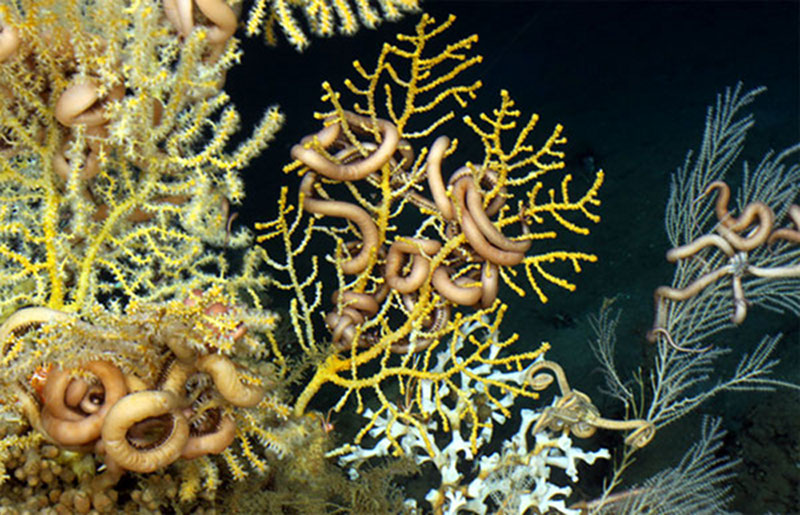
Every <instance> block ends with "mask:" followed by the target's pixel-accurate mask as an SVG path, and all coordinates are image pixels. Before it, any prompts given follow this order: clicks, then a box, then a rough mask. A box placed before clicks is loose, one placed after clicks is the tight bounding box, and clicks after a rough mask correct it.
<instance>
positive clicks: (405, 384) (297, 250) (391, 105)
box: [257, 15, 603, 454]
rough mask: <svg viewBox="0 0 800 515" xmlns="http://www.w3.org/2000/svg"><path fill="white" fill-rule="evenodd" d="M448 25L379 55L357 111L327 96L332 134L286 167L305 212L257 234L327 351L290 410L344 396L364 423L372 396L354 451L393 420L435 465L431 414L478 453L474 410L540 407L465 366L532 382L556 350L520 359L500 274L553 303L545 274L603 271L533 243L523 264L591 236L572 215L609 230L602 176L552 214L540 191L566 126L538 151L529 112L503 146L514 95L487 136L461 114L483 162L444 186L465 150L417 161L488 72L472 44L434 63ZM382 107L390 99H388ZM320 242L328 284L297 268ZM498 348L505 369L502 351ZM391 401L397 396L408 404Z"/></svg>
mask: <svg viewBox="0 0 800 515" xmlns="http://www.w3.org/2000/svg"><path fill="white" fill-rule="evenodd" d="M453 20H454V18H452V17H451V18H449V19H447V20H445V21H444V22H443V23H440V24H437V23H436V22H435V21H434V20H433V19H432V18H430V17H428V16H425V15H423V17H422V19H421V21H420V22H419V23H418V25H417V27H416V32H415V34H414V35H401V36H399V37H398V40H399V41H401V42H402V43H403V44H404V45H405V47H402V48H401V47H400V46H395V45H390V44H384V46H383V48H382V50H381V52H380V55H379V56H378V59H377V64H376V66H375V68H374V69H373V70H371V71H367V69H366V68H365V67H364V66H363V65H362V64H361V63H360V62H355V63H354V68H355V70H356V72H357V74H358V75H359V76H360V77H361V79H363V80H364V81H365V83H366V84H365V85H363V86H357V85H356V84H355V83H354V82H353V81H350V80H347V81H346V82H345V86H346V88H347V89H348V90H349V91H350V92H352V93H353V94H355V95H356V96H357V97H358V98H360V99H361V101H360V102H354V104H353V108H352V111H349V110H347V109H346V108H345V107H344V103H343V101H342V97H341V94H340V93H339V92H337V91H335V90H334V89H333V87H332V86H331V85H330V84H328V83H325V84H323V90H324V94H323V97H322V99H323V101H326V102H328V103H329V104H330V105H331V110H329V111H327V112H324V113H320V114H317V115H316V116H317V117H318V118H319V119H322V120H324V126H323V129H322V130H320V131H319V132H318V133H316V134H312V135H310V136H308V137H306V138H304V139H303V141H301V143H300V144H298V145H296V146H295V147H294V148H293V149H292V155H293V157H295V159H296V160H295V161H294V162H292V163H290V164H289V165H287V166H286V167H285V169H284V170H285V171H286V172H293V171H297V172H298V173H299V175H300V176H302V178H303V179H302V181H303V182H302V184H301V187H300V190H301V191H300V195H299V198H298V201H297V204H296V205H295V204H292V203H290V202H289V199H288V196H287V195H288V194H287V190H286V189H285V188H284V189H283V190H282V191H281V197H280V201H279V206H278V207H279V213H278V217H277V219H275V220H273V221H271V222H267V223H264V224H258V225H257V228H258V229H260V230H262V231H263V234H261V235H260V236H259V237H258V241H259V242H261V243H262V244H265V245H266V244H267V242H270V243H271V242H275V244H277V245H278V246H280V247H282V255H283V257H282V258H281V259H277V258H276V257H275V253H274V252H273V253H270V252H267V250H268V249H271V248H273V247H265V250H264V255H263V257H264V259H265V261H266V262H267V263H268V264H269V265H270V266H271V268H272V269H273V270H274V271H276V272H278V274H276V279H273V283H272V284H273V285H275V286H276V287H278V288H281V289H286V290H290V291H292V292H293V297H294V298H293V299H292V300H291V304H290V316H291V321H292V324H293V328H294V331H295V333H296V337H297V340H298V342H299V344H300V347H301V349H302V350H303V351H304V352H305V353H307V354H308V355H310V356H315V355H317V354H319V353H320V352H322V353H323V355H326V357H324V359H323V360H322V361H321V362H319V363H318V364H317V365H316V367H315V369H314V374H313V377H312V378H311V380H310V381H309V382H308V383H306V384H305V387H304V389H303V391H302V393H301V394H300V396H299V397H298V399H297V401H296V402H295V407H294V410H295V414H296V415H300V414H302V413H303V412H304V411H305V410H306V409H307V407H308V405H309V403H310V402H311V399H312V398H313V397H314V396H315V395H316V393H317V392H319V390H320V389H321V388H323V386H324V385H326V384H328V383H331V384H333V385H335V386H336V387H339V388H341V389H343V390H344V394H343V395H342V396H341V397H340V399H339V401H338V402H337V403H336V405H335V406H334V410H340V409H342V407H343V406H344V405H345V403H346V402H347V401H348V400H350V399H351V398H354V401H355V403H356V410H357V411H358V412H359V413H360V412H362V411H363V410H364V409H365V400H364V395H365V394H367V393H368V392H373V393H374V394H375V397H376V398H377V402H378V403H379V407H378V408H377V409H374V410H372V415H371V422H370V423H368V424H367V425H366V426H365V427H364V428H362V430H361V431H360V432H359V434H358V435H357V437H356V443H358V441H360V439H361V438H362V437H363V436H364V435H366V434H367V432H368V431H369V430H370V429H371V428H372V426H373V424H375V423H376V422H377V421H378V420H379V419H380V418H381V417H384V416H388V417H389V420H390V422H389V426H391V425H392V424H393V423H396V422H402V423H403V424H404V425H406V426H412V427H416V428H417V430H419V432H420V433H421V434H422V435H423V439H425V441H426V446H427V448H428V452H429V453H431V454H432V453H433V450H432V446H431V443H430V440H429V438H430V437H429V436H427V430H426V428H425V424H424V421H425V420H427V419H428V418H429V417H432V416H437V417H439V419H440V420H441V423H442V425H443V427H444V428H445V430H448V428H449V427H455V428H457V427H458V426H460V425H462V422H463V423H464V427H469V428H470V429H469V433H470V441H471V443H472V447H473V449H475V447H476V440H477V434H478V431H479V430H480V428H482V427H485V426H486V424H491V422H490V421H487V420H486V419H485V413H484V414H481V413H483V408H480V407H479V406H478V404H482V405H485V406H489V407H490V409H491V410H493V411H498V412H503V413H504V414H506V415H508V413H507V410H506V409H505V408H504V407H503V406H502V404H501V403H500V402H499V401H498V398H499V397H498V396H506V395H511V396H513V397H516V396H524V397H535V396H536V393H535V392H534V391H533V390H532V389H531V388H530V387H529V385H527V384H522V385H521V386H514V385H511V384H509V383H506V382H503V381H496V380H491V379H486V378H483V377H473V376H472V375H471V372H470V367H472V366H475V367H480V366H486V367H490V368H498V369H504V370H515V371H521V370H523V369H524V368H525V367H526V366H527V364H528V363H530V362H532V361H533V360H534V359H536V358H537V357H538V356H540V355H541V354H542V353H543V352H545V351H546V349H547V348H548V347H547V345H544V346H542V347H540V348H538V349H531V348H528V349H524V348H523V349H520V347H519V345H518V344H516V340H517V337H516V335H513V336H511V337H510V338H505V339H504V338H501V337H500V336H498V329H499V327H500V323H501V321H502V319H503V315H504V314H505V312H506V309H507V308H506V306H505V305H504V304H503V303H502V302H501V301H499V300H496V297H497V289H496V288H497V284H499V278H502V280H503V281H504V282H505V283H506V284H507V285H508V286H510V287H511V288H512V289H513V290H514V291H516V292H517V293H518V294H520V295H524V294H525V290H524V288H523V287H521V286H519V285H518V284H517V282H515V280H514V277H515V276H516V275H517V273H518V272H517V271H516V269H515V267H516V266H518V265H520V264H521V265H523V267H524V270H525V275H526V277H527V279H528V283H529V285H530V287H531V289H532V290H533V291H534V292H536V293H537V295H538V297H539V298H540V300H541V301H542V302H546V301H547V297H546V295H545V293H544V291H543V290H542V287H541V286H540V285H539V283H538V280H537V277H536V276H538V277H541V278H542V279H544V280H545V281H548V282H550V283H552V284H554V285H556V286H559V287H561V288H564V289H567V290H570V291H571V290H573V289H574V288H575V286H574V285H573V284H572V283H570V282H569V281H567V280H566V279H564V278H561V277H558V276H556V275H554V274H553V273H552V272H549V271H548V270H547V268H546V265H547V264H548V263H552V262H553V261H556V260H561V261H567V262H569V263H571V264H572V265H573V268H574V270H575V271H576V272H580V270H581V267H580V263H581V262H583V261H588V262H594V261H596V259H597V258H596V257H595V256H594V255H592V254H587V253H583V252H578V251H567V250H550V249H547V250H540V248H539V247H538V246H537V247H536V248H535V251H531V252H529V253H528V254H526V252H527V251H528V250H529V249H531V248H533V244H537V245H538V244H539V242H541V241H542V240H550V239H554V238H556V237H557V235H558V230H557V229H558V228H559V227H560V228H563V229H565V230H568V231H572V232H575V233H578V234H586V233H588V228H587V227H585V226H583V225H582V224H581V223H579V222H577V221H574V220H572V218H574V213H579V214H581V215H583V216H584V217H585V218H586V219H587V220H588V221H589V222H595V223H596V222H598V221H599V217H598V216H597V215H595V214H594V213H593V212H591V211H590V210H589V208H590V207H591V206H596V205H598V204H599V200H598V198H597V194H598V190H599V188H600V186H601V184H602V181H603V173H602V171H601V172H598V174H597V176H596V178H595V181H594V183H593V184H592V185H591V186H590V187H589V189H588V190H587V191H586V192H585V193H584V194H583V195H581V196H580V198H578V199H577V200H573V198H572V197H573V195H571V194H570V188H569V185H570V181H571V177H570V176H569V175H565V176H564V177H563V178H562V180H561V183H560V197H559V196H557V195H556V194H555V191H554V190H550V193H549V197H550V198H549V202H548V201H545V202H543V203H542V202H541V201H540V200H539V199H538V198H537V193H538V192H540V191H541V190H542V189H543V188H544V187H545V182H544V179H545V178H546V176H547V175H548V174H549V173H551V172H553V171H555V170H560V169H562V168H563V167H564V162H563V156H564V154H563V151H561V150H560V146H561V145H563V144H564V143H565V142H566V138H564V137H563V135H562V131H563V128H562V127H561V126H560V125H557V126H556V127H555V129H554V130H553V132H552V134H551V135H550V136H549V137H548V138H547V140H546V141H545V142H544V144H542V145H541V146H540V147H536V146H535V145H533V144H531V143H529V142H528V140H529V136H530V134H531V133H532V131H533V129H534V126H535V125H536V123H537V121H538V116H537V115H532V116H531V117H530V118H529V120H528V122H527V123H526V124H525V125H524V126H523V127H522V128H521V129H519V130H517V132H516V135H515V137H514V139H513V140H512V141H513V144H512V146H511V148H510V149H507V148H506V141H505V139H506V138H508V136H509V135H512V134H513V131H514V130H515V129H516V128H517V119H518V118H519V116H520V112H519V111H518V110H516V109H514V102H513V101H512V100H511V98H510V96H509V95H508V93H507V92H505V91H503V92H502V93H501V102H500V107H499V108H497V109H495V110H493V111H492V114H481V115H480V117H479V119H480V121H481V122H482V123H483V124H486V125H488V126H489V128H488V129H483V128H481V126H480V125H479V124H478V123H477V122H475V121H473V119H472V118H470V117H464V123H465V124H466V126H467V127H469V128H470V129H472V131H473V132H474V133H475V134H477V136H478V137H479V138H480V140H481V142H482V143H483V147H484V149H485V158H484V160H483V162H482V163H479V164H473V163H469V162H468V163H466V164H464V165H463V166H462V167H461V168H460V169H459V170H458V171H456V172H454V173H453V174H452V176H451V179H450V183H449V185H448V186H447V187H445V186H444V184H443V183H442V178H441V175H442V169H443V163H444V164H445V165H446V164H448V162H449V161H451V160H453V159H454V156H455V155H456V151H457V147H458V144H459V143H458V141H457V140H453V141H450V139H449V138H447V137H444V136H439V137H438V138H437V139H436V141H434V142H433V144H432V145H431V146H430V147H427V148H426V147H422V148H416V149H415V145H414V142H415V141H416V140H420V139H424V138H428V137H431V136H436V135H437V134H440V133H441V132H442V130H443V128H444V127H445V125H446V124H447V123H448V122H449V121H450V120H452V119H454V118H455V113H454V112H453V111H445V112H444V113H443V114H442V113H441V111H442V110H443V108H444V105H445V102H448V101H449V100H450V99H452V100H453V101H454V102H455V103H456V104H457V105H459V106H461V107H464V106H465V105H466V101H467V99H468V98H474V97H475V93H476V91H477V89H478V88H479V87H480V85H481V84H480V82H479V81H476V82H472V83H467V84H459V83H458V81H459V79H460V77H461V75H462V73H463V72H464V71H465V70H467V69H469V68H470V67H472V66H474V65H476V64H478V63H480V61H481V58H480V57H479V56H471V55H469V54H468V52H467V51H468V50H470V49H471V47H472V45H473V44H474V43H475V42H476V41H477V37H475V36H472V37H468V38H464V39H462V40H459V41H457V42H455V43H452V44H450V45H447V46H446V47H445V48H444V50H442V51H441V52H440V53H437V54H435V55H433V56H429V55H428V53H427V46H428V43H429V41H430V40H431V39H432V38H434V37H436V36H437V35H439V34H441V33H442V32H443V31H445V30H446V29H447V28H449V27H450V25H451V24H452V23H453ZM379 95H383V97H384V102H380V101H378V97H379ZM381 108H383V109H384V111H385V114H382V113H381V112H379V110H381ZM413 124H416V125H415V126H414V128H410V127H411V126H412V125H413ZM437 181H438V182H437ZM525 188H527V190H524V196H523V198H524V200H522V199H520V200H516V196H515V194H514V192H515V189H525ZM426 189H427V190H428V191H430V197H428V196H426V194H425V192H426ZM344 199H346V200H344ZM307 212H309V213H310V214H306V213H307ZM545 214H549V215H550V217H551V218H552V220H553V222H554V223H555V225H556V227H555V228H548V229H546V230H541V231H539V232H536V231H534V230H533V226H539V225H544V224H545V223H546V222H547V220H546V219H545V217H544V216H543V215H545ZM492 217H493V218H492ZM336 218H339V219H342V221H343V223H337V222H335V221H334V220H336ZM473 219H477V222H475V221H473ZM409 224H413V225H411V226H410V230H409ZM551 225H552V224H551ZM512 226H520V227H522V229H521V230H520V232H519V234H517V235H515V236H507V235H506V234H504V232H509V231H510V230H509V228H510V227H512ZM325 239H327V242H324V240H325ZM352 240H355V241H352ZM318 245H328V247H327V248H329V249H331V251H332V254H331V255H329V256H327V257H326V260H327V261H328V262H329V263H331V264H332V265H333V273H330V274H328V272H322V269H323V267H324V266H325V267H327V266H328V265H325V264H322V263H320V262H319V261H318V259H317V257H316V256H312V257H311V258H310V264H309V265H308V269H309V272H308V273H306V274H305V275H304V276H301V275H299V274H298V269H299V267H300V266H301V264H300V258H301V257H303V256H304V255H305V254H308V253H309V249H310V248H311V247H312V246H318ZM304 266H305V265H304ZM326 274H327V275H326ZM278 277H284V278H285V279H280V280H279V279H278ZM326 277H330V278H332V279H333V278H335V283H336V286H335V291H333V292H332V299H333V306H331V307H327V306H326V302H325V301H326V299H327V298H328V295H326V294H324V293H323V284H325V282H324V279H325V278H326ZM321 279H322V280H323V281H321ZM492 285H493V286H492ZM325 287H328V284H325ZM325 312H327V314H326V315H325V320H326V325H327V327H328V330H329V331H330V333H329V334H330V339H331V340H332V344H327V343H323V342H322V341H320V340H319V337H318V334H319V333H318V332H317V330H316V329H315V327H314V326H315V319H316V318H318V317H319V314H320V313H325ZM466 328H470V332H467V331H466ZM474 331H478V332H479V333H480V334H482V336H481V337H480V338H478V337H476V336H475V335H474V334H473V332H474ZM500 349H502V350H503V354H502V356H503V357H498V356H497V354H496V353H497V352H499V350H500ZM465 374H466V375H469V377H470V378H471V380H474V381H476V382H477V383H478V384H481V385H482V386H481V388H483V390H484V393H483V394H482V395H481V396H480V398H479V397H477V396H476V395H475V392H473V391H471V390H468V389H466V388H464V383H463V382H462V380H461V379H460V378H461V376H462V375H465ZM423 389H425V391H427V392H430V391H433V392H437V393H435V394H434V395H435V397H436V401H435V406H433V407H430V406H427V405H423V404H424V403H423V402H422V397H423V395H422V390H423ZM439 391H448V392H450V393H449V395H450V396H452V397H453V398H454V399H456V400H455V401H453V400H452V399H444V398H441V397H440V396H439V394H438V392H439ZM390 392H399V398H398V395H397V394H396V393H390ZM403 398H404V399H405V400H402V399H403ZM451 402H455V406H450V405H449V404H450V403H451ZM385 434H386V437H387V438H388V439H389V440H390V441H391V442H392V444H393V445H394V447H395V450H396V451H397V452H399V451H400V449H401V446H400V445H399V444H398V442H397V441H395V440H394V437H393V435H392V434H391V431H389V430H388V428H387V429H386V431H385Z"/></svg>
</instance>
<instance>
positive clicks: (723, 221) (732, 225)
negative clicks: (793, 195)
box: [648, 181, 800, 352]
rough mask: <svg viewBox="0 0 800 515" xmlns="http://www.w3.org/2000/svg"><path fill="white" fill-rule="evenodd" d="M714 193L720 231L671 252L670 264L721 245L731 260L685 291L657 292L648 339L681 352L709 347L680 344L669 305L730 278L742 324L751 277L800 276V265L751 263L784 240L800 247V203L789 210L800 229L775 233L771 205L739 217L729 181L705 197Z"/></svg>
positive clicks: (751, 207) (755, 205)
mask: <svg viewBox="0 0 800 515" xmlns="http://www.w3.org/2000/svg"><path fill="white" fill-rule="evenodd" d="M714 190H716V191H717V192H718V196H717V200H716V204H715V210H714V211H715V214H716V216H717V220H718V223H717V226H716V228H715V230H716V233H711V234H704V235H702V236H700V237H698V238H697V239H695V240H694V241H692V242H690V243H687V244H685V245H681V246H679V247H675V248H673V249H670V250H669V251H668V252H667V260H668V261H670V262H673V263H674V262H676V261H678V260H681V259H689V258H693V257H695V256H696V255H697V254H698V252H700V251H701V250H703V249H705V248H706V247H716V248H717V249H719V250H720V251H722V252H723V253H724V254H725V255H726V256H727V258H728V261H727V262H726V263H725V264H724V265H722V266H720V267H718V268H716V269H714V270H711V271H708V272H706V273H705V274H703V275H701V276H700V277H698V278H696V279H695V280H694V281H692V282H691V283H689V284H688V285H687V286H685V287H683V288H673V287H670V286H660V287H658V288H657V289H656V291H655V304H656V316H655V322H654V324H653V329H652V330H651V331H650V332H649V333H648V339H649V340H651V341H656V340H657V339H658V338H659V337H663V338H664V339H665V341H666V342H667V343H668V344H669V345H670V346H672V347H673V348H675V349H677V350H680V351H688V352H702V351H704V350H706V349H705V348H704V349H689V348H685V347H681V346H679V345H678V344H677V343H675V341H674V340H673V339H672V336H671V335H670V333H669V330H668V327H667V301H675V302H680V301H685V300H688V299H690V298H692V297H694V296H696V295H698V294H699V293H700V292H702V291H703V290H704V289H705V288H707V287H708V286H710V285H711V284H714V283H716V282H717V281H719V280H723V279H724V278H727V277H728V276H730V278H731V283H732V290H733V314H732V316H731V321H732V322H733V323H734V324H736V325H738V324H741V323H742V322H743V321H744V319H745V317H746V316H747V299H746V298H745V291H744V286H743V285H742V279H743V278H744V277H745V276H747V275H752V276H755V277H761V278H765V279H785V278H791V277H800V263H798V264H795V265H789V266H780V267H760V266H756V265H755V264H753V263H752V262H751V261H750V253H751V252H752V251H753V250H755V249H757V248H759V247H761V246H762V245H765V244H767V245H769V244H772V243H775V242H776V241H778V240H785V241H789V242H793V243H800V206H798V205H796V204H794V205H792V206H791V207H790V208H789V210H788V215H789V218H790V219H791V220H792V222H793V223H794V225H795V227H796V228H795V229H789V228H781V229H775V230H773V226H774V223H775V214H774V213H773V211H772V209H771V208H770V207H769V206H768V205H766V204H765V203H763V202H758V201H754V202H751V203H750V204H748V205H747V206H745V208H744V210H743V211H742V214H741V215H740V216H739V217H733V216H732V215H731V214H730V212H729V211H728V202H729V200H730V188H729V186H728V185H727V184H726V183H725V182H723V181H714V182H712V183H711V184H709V185H708V187H707V188H706V190H705V192H704V195H708V194H709V193H711V192H712V191H714Z"/></svg>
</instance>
